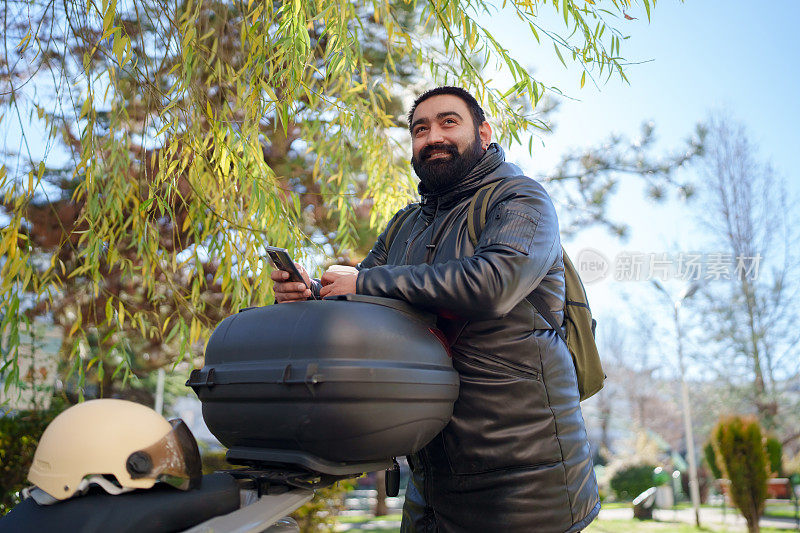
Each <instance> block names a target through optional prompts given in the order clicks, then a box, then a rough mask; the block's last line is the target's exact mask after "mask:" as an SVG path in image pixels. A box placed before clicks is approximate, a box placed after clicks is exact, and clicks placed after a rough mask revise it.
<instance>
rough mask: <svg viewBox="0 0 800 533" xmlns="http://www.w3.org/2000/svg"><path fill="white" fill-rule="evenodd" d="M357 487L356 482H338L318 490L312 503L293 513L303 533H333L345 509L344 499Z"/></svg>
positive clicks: (350, 480) (351, 480) (348, 480)
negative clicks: (324, 532) (338, 517)
mask: <svg viewBox="0 0 800 533" xmlns="http://www.w3.org/2000/svg"><path fill="white" fill-rule="evenodd" d="M355 486H356V483H355V480H353V479H347V480H343V481H337V482H336V483H334V484H333V485H331V486H330V487H325V488H324V489H317V490H315V491H314V497H313V498H312V499H311V501H310V502H308V503H307V504H305V505H304V506H302V507H301V508H299V509H298V510H296V511H295V512H294V513H292V515H291V516H292V518H294V519H295V520H297V524H298V525H299V526H300V531H301V532H302V533H318V532H323V531H333V529H334V528H335V527H336V517H337V516H338V515H339V513H340V512H341V511H342V510H343V509H344V499H345V496H346V495H347V493H348V492H350V491H351V490H353V489H354V488H355Z"/></svg>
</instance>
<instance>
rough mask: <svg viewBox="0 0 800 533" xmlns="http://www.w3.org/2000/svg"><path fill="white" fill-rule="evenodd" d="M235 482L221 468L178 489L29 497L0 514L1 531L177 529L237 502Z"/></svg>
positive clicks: (145, 532) (147, 532) (136, 532)
mask: <svg viewBox="0 0 800 533" xmlns="http://www.w3.org/2000/svg"><path fill="white" fill-rule="evenodd" d="M239 503H240V498H239V485H238V484H237V483H236V480H235V479H234V478H233V477H232V476H230V475H228V474H224V473H215V474H209V475H205V476H203V479H202V482H201V484H200V487H198V488H196V489H192V490H188V491H180V490H177V489H175V488H173V487H170V486H168V485H165V484H163V483H157V484H156V485H155V486H154V487H153V488H152V489H148V490H136V491H133V492H128V493H125V494H120V495H118V496H112V495H110V494H107V493H105V492H102V493H99V492H94V491H92V492H90V493H89V494H86V495H84V496H80V497H77V498H72V499H69V500H65V501H62V502H59V503H55V504H53V505H39V504H37V503H36V502H35V501H33V498H28V499H26V500H24V501H22V502H20V503H19V504H18V505H17V506H15V507H14V508H13V509H12V510H11V511H10V512H9V513H8V514H7V515H6V516H5V517H3V518H2V519H0V530H2V531H3V532H8V533H12V532H30V531H70V532H72V531H74V532H80V533H100V532H111V531H113V532H120V533H164V532H168V531H182V530H184V529H188V528H190V527H192V526H194V525H197V524H199V523H201V522H204V521H206V520H209V519H211V518H213V517H215V516H220V515H224V514H228V513H232V512H233V511H236V510H237V509H238V508H239Z"/></svg>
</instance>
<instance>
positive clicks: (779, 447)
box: [765, 435, 783, 477]
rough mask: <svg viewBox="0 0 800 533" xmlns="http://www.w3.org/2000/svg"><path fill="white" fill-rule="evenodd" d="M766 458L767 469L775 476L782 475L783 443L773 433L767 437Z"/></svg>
mask: <svg viewBox="0 0 800 533" xmlns="http://www.w3.org/2000/svg"><path fill="white" fill-rule="evenodd" d="M765 445H766V447H767V459H768V460H769V470H770V472H772V473H773V474H774V475H775V476H777V477H783V444H781V441H779V440H778V438H777V437H775V436H774V435H770V436H769V437H767V440H766V443H765Z"/></svg>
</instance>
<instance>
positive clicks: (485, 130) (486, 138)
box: [478, 120, 492, 150]
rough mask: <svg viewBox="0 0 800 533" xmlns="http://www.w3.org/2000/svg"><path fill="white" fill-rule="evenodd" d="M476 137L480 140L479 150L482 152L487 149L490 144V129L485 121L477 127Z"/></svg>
mask: <svg viewBox="0 0 800 533" xmlns="http://www.w3.org/2000/svg"><path fill="white" fill-rule="evenodd" d="M478 135H479V136H480V138H481V148H483V149H484V150H486V149H487V148H489V145H490V144H492V127H491V126H490V125H489V123H488V122H487V121H485V120H484V121H483V124H481V125H480V127H478Z"/></svg>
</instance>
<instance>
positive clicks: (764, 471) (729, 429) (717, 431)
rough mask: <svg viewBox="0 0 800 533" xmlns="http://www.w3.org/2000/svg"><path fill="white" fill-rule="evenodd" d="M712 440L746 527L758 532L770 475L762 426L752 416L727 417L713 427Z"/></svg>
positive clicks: (753, 532)
mask: <svg viewBox="0 0 800 533" xmlns="http://www.w3.org/2000/svg"><path fill="white" fill-rule="evenodd" d="M713 440H714V449H715V452H716V455H717V462H718V464H719V467H720V469H721V470H722V473H723V474H724V475H725V477H726V478H727V479H729V480H730V495H731V500H732V501H733V504H734V505H735V506H736V507H737V508H738V509H739V511H740V512H741V513H742V516H744V518H745V520H746V521H747V530H748V531H749V532H750V533H757V532H758V531H759V525H758V520H759V518H760V517H761V515H762V514H763V513H764V500H765V499H766V497H767V478H768V476H769V473H768V471H769V465H768V458H767V450H766V446H765V443H764V436H763V434H762V432H761V426H760V425H759V423H758V420H756V419H755V417H742V416H731V417H726V418H723V419H721V420H720V421H719V422H718V423H717V425H716V427H715V428H714V432H713Z"/></svg>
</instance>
